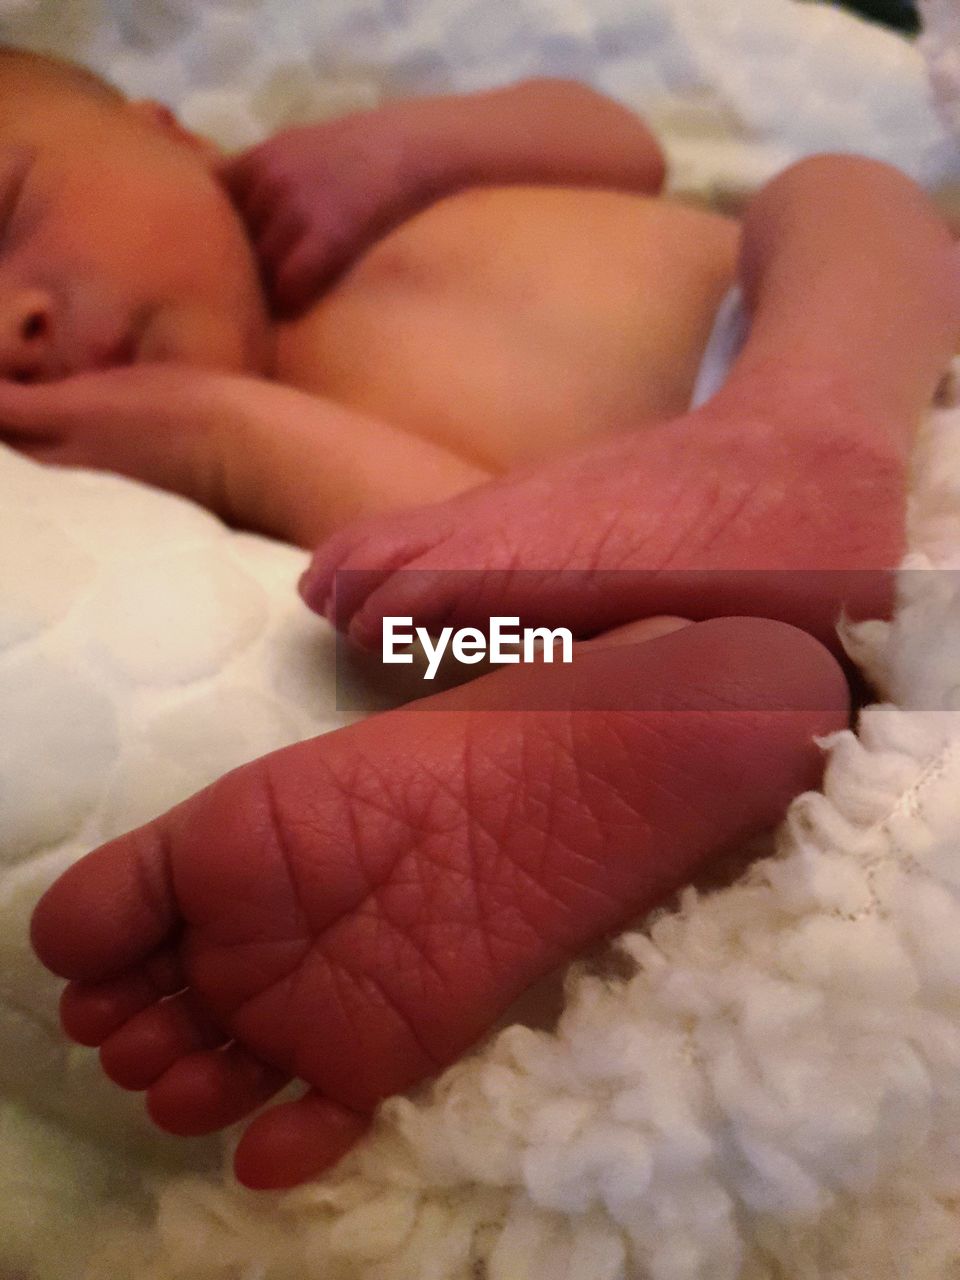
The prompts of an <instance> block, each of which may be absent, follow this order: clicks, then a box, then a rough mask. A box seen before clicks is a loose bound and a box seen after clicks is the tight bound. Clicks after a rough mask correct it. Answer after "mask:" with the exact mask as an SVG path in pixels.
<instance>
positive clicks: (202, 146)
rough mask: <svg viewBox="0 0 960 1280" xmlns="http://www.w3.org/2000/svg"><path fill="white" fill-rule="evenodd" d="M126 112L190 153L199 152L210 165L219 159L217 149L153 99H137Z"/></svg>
mask: <svg viewBox="0 0 960 1280" xmlns="http://www.w3.org/2000/svg"><path fill="white" fill-rule="evenodd" d="M126 110H127V111H129V112H130V113H131V114H132V115H135V116H137V117H138V118H139V119H140V120H141V121H143V123H144V124H147V125H150V126H151V127H152V128H154V129H159V130H160V132H161V133H165V134H167V135H168V136H169V137H171V138H175V139H176V140H177V141H178V142H182V143H183V144H184V146H187V147H190V149H191V150H192V151H197V152H199V153H200V154H201V155H202V156H204V157H205V158H206V159H207V160H209V161H210V163H211V164H213V163H216V162H219V160H220V159H221V153H220V150H219V148H218V147H217V146H216V145H215V144H214V143H213V142H211V141H210V140H209V139H208V138H204V137H202V136H201V135H200V134H199V133H194V132H193V131H192V130H190V129H188V128H187V127H186V125H182V124H181V123H180V121H179V120H178V119H177V117H176V116H175V115H174V113H173V112H172V111H171V110H170V108H169V107H168V106H166V104H165V103H163V102H157V101H155V100H154V99H153V98H139V99H137V100H135V101H131V102H128V103H126Z"/></svg>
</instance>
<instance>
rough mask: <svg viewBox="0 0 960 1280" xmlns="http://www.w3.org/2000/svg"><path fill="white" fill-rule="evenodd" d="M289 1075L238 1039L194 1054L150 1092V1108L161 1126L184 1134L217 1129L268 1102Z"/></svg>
mask: <svg viewBox="0 0 960 1280" xmlns="http://www.w3.org/2000/svg"><path fill="white" fill-rule="evenodd" d="M289 1078H290V1077H289V1076H287V1075H284V1074H283V1072H281V1071H277V1070H276V1069H275V1068H274V1067H269V1066H267V1064H266V1063H264V1062H261V1061H260V1059H259V1058H255V1057H254V1056H253V1055H252V1054H250V1053H247V1051H246V1050H245V1049H242V1048H241V1047H240V1046H239V1045H237V1044H230V1045H227V1046H226V1047H224V1048H222V1049H215V1050H202V1051H200V1052H199V1053H191V1054H188V1055H187V1056H186V1057H183V1058H181V1059H180V1060H179V1061H178V1062H175V1063H174V1064H173V1065H172V1066H171V1067H170V1068H169V1069H168V1070H167V1071H165V1072H164V1073H163V1075H162V1076H160V1078H159V1079H158V1080H157V1081H156V1082H155V1083H154V1084H152V1085H151V1086H150V1088H149V1089H148V1091H147V1110H148V1111H149V1113H150V1118H151V1119H152V1120H153V1122H154V1124H156V1125H157V1126H158V1127H159V1128H161V1129H165V1130H166V1131H167V1133H175V1134H177V1135H178V1136H179V1137H183V1138H192V1137H198V1136H200V1135H201V1134H205V1133H215V1132H216V1131H217V1130H218V1129H225V1128H226V1127H227V1126H228V1125H231V1124H235V1123H236V1122H237V1121H238V1120H242V1119H243V1118H244V1116H248V1115H250V1113H251V1112H253V1111H256V1110H257V1108H258V1107H262V1106H263V1104H264V1103H265V1102H268V1101H269V1100H270V1099H271V1098H272V1097H273V1095H274V1094H275V1093H278V1092H279V1091H280V1090H281V1089H282V1088H283V1086H284V1085H285V1084H286V1083H287V1082H288V1080H289Z"/></svg>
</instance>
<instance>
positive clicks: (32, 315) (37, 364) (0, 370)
mask: <svg viewBox="0 0 960 1280" xmlns="http://www.w3.org/2000/svg"><path fill="white" fill-rule="evenodd" d="M53 310H54V308H53V298H52V297H51V296H50V294H49V293H46V292H45V291H44V290H43V289H18V290H15V291H13V292H11V293H10V294H9V295H8V296H7V297H6V298H2V299H0V378H7V379H12V380H13V381H15V382H39V381H42V380H43V379H44V378H46V377H49V376H50V374H51V372H52V370H51V368H50V363H51V361H50V357H51V354H52V349H53Z"/></svg>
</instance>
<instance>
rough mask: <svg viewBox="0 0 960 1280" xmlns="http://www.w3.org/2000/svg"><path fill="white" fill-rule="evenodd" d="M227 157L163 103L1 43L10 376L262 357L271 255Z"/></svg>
mask: <svg viewBox="0 0 960 1280" xmlns="http://www.w3.org/2000/svg"><path fill="white" fill-rule="evenodd" d="M216 162H217V156H216V153H215V151H214V149H213V148H212V147H211V146H209V145H208V144H205V143H204V142H202V141H201V140H200V139H198V138H195V137H193V136H192V135H190V134H189V133H187V132H186V131H185V130H183V129H182V128H181V127H180V126H179V125H178V124H177V122H176V120H175V119H174V117H173V116H172V115H171V114H170V112H169V111H167V110H166V109H165V108H163V107H161V106H159V105H157V104H155V103H145V102H130V101H127V100H126V99H125V98H124V97H123V96H122V95H121V94H120V93H118V92H117V91H116V90H115V89H113V88H111V87H110V86H109V85H107V84H105V83H104V82H102V81H101V80H99V79H98V78H97V77H95V76H93V75H91V74H90V73H88V72H86V71H84V70H82V69H81V68H79V67H74V66H71V65H70V64H68V63H62V62H59V61H56V60H54V59H49V58H43V57H39V56H37V55H34V54H28V53H24V52H22V51H20V50H12V49H3V48H0V378H15V379H18V380H20V381H49V380H51V379H55V378H60V377H64V376H67V375H69V374H71V373H78V372H82V371H84V370H88V369H93V368H99V367H103V366H107V365H116V364H124V363H130V362H133V361H137V360H177V361H182V362H184V363H189V364H196V365H203V366H206V367H210V368H220V369H231V370H251V371H253V370H257V371H260V370H263V369H264V368H265V366H266V364H267V362H268V359H269V324H268V318H267V314H266V310H265V306H264V302H263V295H262V291H261V288H260V285H259V281H258V275H257V268H256V264H255V261H254V258H253V254H252V251H251V248H250V245H249V242H248V240H247V237H246V234H245V232H244V228H243V224H242V223H241V221H240V219H239V218H238V216H237V214H236V213H235V211H234V209H233V207H232V206H231V204H230V202H229V200H228V198H227V196H226V194H225V193H224V191H223V190H222V188H221V186H220V184H219V182H218V181H217V179H216V174H215V167H216Z"/></svg>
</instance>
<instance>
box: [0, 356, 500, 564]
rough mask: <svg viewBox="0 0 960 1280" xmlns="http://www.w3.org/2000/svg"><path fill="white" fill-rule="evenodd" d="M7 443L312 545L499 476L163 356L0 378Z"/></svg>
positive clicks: (280, 393)
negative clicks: (51, 375) (53, 378)
mask: <svg viewBox="0 0 960 1280" xmlns="http://www.w3.org/2000/svg"><path fill="white" fill-rule="evenodd" d="M0 444H8V445H12V446H13V447H14V448H17V449H19V450H21V451H22V452H24V453H26V454H28V455H29V456H31V457H33V458H35V459H37V460H38V461H40V462H47V463H55V464H60V465H64V466H81V467H93V468H96V469H98V470H107V471H115V472H118V473H119V474H121V475H126V476H130V477H132V478H134V479H137V480H143V481H145V482H146V483H148V484H152V485H155V486H157V487H158V488H162V489H169V490H171V491H173V492H175V493H180V494H183V495H184V496H185V497H188V498H192V499H193V500H194V501H195V502H199V503H201V504H202V505H203V506H205V507H208V508H209V509H210V510H211V511H214V512H215V513H216V514H217V515H219V516H221V517H222V518H223V519H224V520H226V521H227V522H228V523H229V524H232V525H234V526H235V527H237V528H241V529H251V530H254V531H256V532H258V533H265V534H269V535H271V536H273V537H277V538H282V539H284V540H285V541H287V542H293V543H296V544H298V545H300V546H303V547H313V546H315V545H316V544H317V543H318V542H319V541H320V540H321V539H322V538H325V537H327V536H328V535H329V534H331V533H332V532H333V531H334V530H335V529H337V528H339V527H340V526H341V525H343V524H344V523H346V522H347V521H349V520H351V519H353V518H356V517H360V516H364V515H376V514H382V513H387V512H392V511H396V510H398V509H403V508H407V507H411V506H418V505H420V504H422V503H428V502H436V501H440V500H442V499H444V498H448V497H452V496H453V495H454V494H457V493H460V492H461V491H463V490H464V489H469V488H472V487H473V486H474V485H477V484H481V483H482V482H483V481H485V480H487V479H489V476H488V475H487V473H486V472H484V471H482V470H481V469H480V468H478V467H476V466H474V465H473V464H471V463H469V462H465V461H464V460H463V459H461V458H458V457H457V456H456V455H455V454H453V453H450V452H448V451H447V450H446V449H443V448H442V447H440V446H438V445H434V444H431V443H430V442H429V441H424V440H419V439H417V438H416V437H413V436H409V435H407V434H405V433H403V432H400V431H397V430H396V429H394V428H393V427H391V426H390V425H388V424H387V423H383V422H380V421H378V420H377V419H375V418H372V417H368V416H367V415H364V414H361V413H358V412H356V411H354V410H352V409H347V408H344V407H343V406H340V405H336V404H333V403H331V402H330V401H327V400H323V399H321V398H319V397H317V396H313V395H309V394H308V393H306V392H303V391H298V390H295V389H293V388H291V387H283V386H278V385H277V384H276V383H271V382H266V381H263V380H261V379H257V378H250V377H240V376H237V375H233V374H222V373H209V372H207V371H204V370H192V369H191V370H187V369H184V368H182V367H177V366H171V365H160V364H158V365H153V366H150V365H142V366H138V367H133V368H124V369H107V370H104V371H102V372H95V373H86V374H79V375H77V376H76V377H72V378H65V379H63V380H62V381H58V382H51V383H44V384H37V385H35V386H21V385H19V384H17V383H12V382H0Z"/></svg>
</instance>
